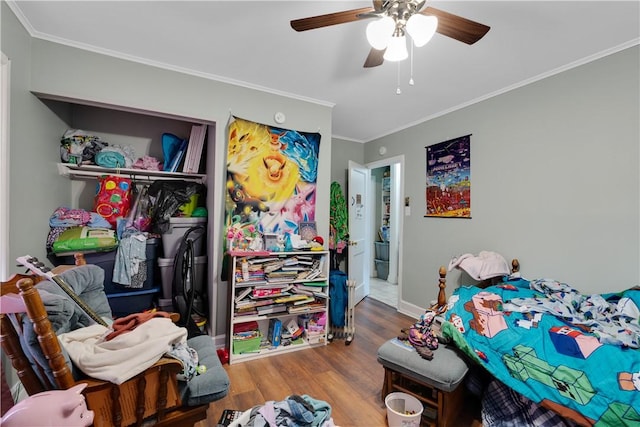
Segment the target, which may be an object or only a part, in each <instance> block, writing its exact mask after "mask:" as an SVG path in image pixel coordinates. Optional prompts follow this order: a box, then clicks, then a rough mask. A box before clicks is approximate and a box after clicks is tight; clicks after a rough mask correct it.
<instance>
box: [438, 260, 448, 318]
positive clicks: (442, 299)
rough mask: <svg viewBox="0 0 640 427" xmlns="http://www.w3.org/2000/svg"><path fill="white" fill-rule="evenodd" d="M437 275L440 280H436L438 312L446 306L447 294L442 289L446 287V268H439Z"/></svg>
mask: <svg viewBox="0 0 640 427" xmlns="http://www.w3.org/2000/svg"><path fill="white" fill-rule="evenodd" d="M438 274H439V275H440V278H439V279H438V282H439V283H438V288H440V289H439V290H438V302H437V305H436V311H440V310H442V309H443V308H444V306H446V305H447V294H446V292H445V291H444V289H445V288H446V287H447V268H446V267H445V266H444V265H442V266H440V270H438Z"/></svg>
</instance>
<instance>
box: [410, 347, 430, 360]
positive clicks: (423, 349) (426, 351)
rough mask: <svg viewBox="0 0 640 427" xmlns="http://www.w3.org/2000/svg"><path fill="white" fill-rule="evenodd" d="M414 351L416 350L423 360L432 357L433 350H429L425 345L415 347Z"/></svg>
mask: <svg viewBox="0 0 640 427" xmlns="http://www.w3.org/2000/svg"><path fill="white" fill-rule="evenodd" d="M414 348H415V349H416V351H417V352H418V354H419V355H420V357H422V358H423V359H425V360H431V359H433V352H432V351H431V350H429V349H428V348H427V347H415V346H414Z"/></svg>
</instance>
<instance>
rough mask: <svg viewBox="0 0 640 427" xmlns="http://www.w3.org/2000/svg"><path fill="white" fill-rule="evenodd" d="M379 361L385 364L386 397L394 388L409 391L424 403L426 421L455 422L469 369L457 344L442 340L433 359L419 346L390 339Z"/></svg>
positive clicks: (380, 351) (441, 424)
mask: <svg viewBox="0 0 640 427" xmlns="http://www.w3.org/2000/svg"><path fill="white" fill-rule="evenodd" d="M378 362H380V364H382V366H383V367H384V384H383V385H382V401H384V399H385V397H386V396H387V394H389V393H391V392H394V391H400V392H403V393H408V394H410V395H412V396H415V397H416V398H417V399H419V400H420V401H421V402H422V403H423V406H424V411H423V413H422V424H423V425H429V426H437V427H447V426H450V425H452V423H453V415H454V414H455V413H456V412H458V411H460V410H461V409H462V407H461V405H462V400H463V397H464V387H458V386H459V385H460V383H461V382H462V380H463V379H464V377H465V375H467V372H468V371H469V367H468V365H467V362H466V361H465V360H464V358H463V355H462V354H461V353H459V352H458V350H457V349H456V348H455V347H448V346H445V345H442V344H441V345H440V346H439V347H438V349H437V350H434V351H433V359H432V360H425V359H423V358H422V357H420V355H419V354H418V353H417V352H416V351H415V349H413V348H407V347H404V346H402V345H401V344H399V343H398V342H397V341H395V342H394V340H389V341H387V342H386V343H384V344H383V345H382V346H380V348H379V349H378Z"/></svg>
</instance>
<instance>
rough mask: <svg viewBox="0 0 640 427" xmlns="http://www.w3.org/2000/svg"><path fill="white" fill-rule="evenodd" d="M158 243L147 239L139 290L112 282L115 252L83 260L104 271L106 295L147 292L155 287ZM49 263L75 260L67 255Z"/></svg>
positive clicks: (87, 256) (85, 257)
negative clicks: (142, 275) (145, 268)
mask: <svg viewBox="0 0 640 427" xmlns="http://www.w3.org/2000/svg"><path fill="white" fill-rule="evenodd" d="M159 243H160V240H159V239H147V246H146V253H145V254H146V257H147V259H146V261H147V262H146V264H147V278H146V280H145V281H144V283H143V284H142V287H141V288H132V287H130V286H126V285H121V284H120V283H116V282H114V281H113V267H114V265H115V263H116V254H117V251H109V252H95V253H90V254H85V255H84V259H85V260H86V261H87V264H93V265H97V266H98V267H101V268H102V269H103V270H104V292H105V293H106V294H107V295H110V294H117V293H123V292H131V291H141V290H148V289H151V288H153V287H154V286H155V270H156V256H157V249H158V244H159ZM49 258H50V260H51V262H53V263H54V264H55V265H62V264H65V265H73V264H75V262H76V260H75V258H74V257H73V255H67V256H62V257H55V260H54V259H51V257H49Z"/></svg>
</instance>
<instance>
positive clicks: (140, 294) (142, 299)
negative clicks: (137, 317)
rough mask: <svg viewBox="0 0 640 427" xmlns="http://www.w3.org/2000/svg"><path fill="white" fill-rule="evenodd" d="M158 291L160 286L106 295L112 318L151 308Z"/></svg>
mask: <svg viewBox="0 0 640 427" xmlns="http://www.w3.org/2000/svg"><path fill="white" fill-rule="evenodd" d="M158 292H160V288H152V289H145V290H141V291H132V292H121V293H116V294H109V295H107V301H109V307H111V314H112V315H113V318H114V319H115V318H117V317H125V316H128V315H130V314H132V313H140V312H142V311H145V310H149V309H151V308H153V298H154V297H155V296H156V294H157V293H158Z"/></svg>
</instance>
